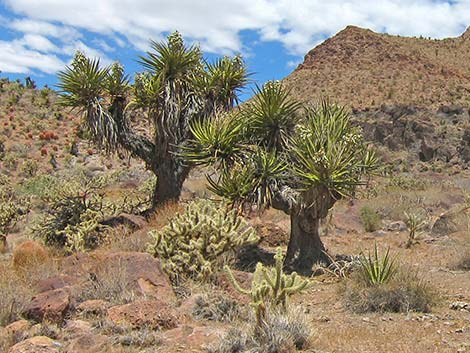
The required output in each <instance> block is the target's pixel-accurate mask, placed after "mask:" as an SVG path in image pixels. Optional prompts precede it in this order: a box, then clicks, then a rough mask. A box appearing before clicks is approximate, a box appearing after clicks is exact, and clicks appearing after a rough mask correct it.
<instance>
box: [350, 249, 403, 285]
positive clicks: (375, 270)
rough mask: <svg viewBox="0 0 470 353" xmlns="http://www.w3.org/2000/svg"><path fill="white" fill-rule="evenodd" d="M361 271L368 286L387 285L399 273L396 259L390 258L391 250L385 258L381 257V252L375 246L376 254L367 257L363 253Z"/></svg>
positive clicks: (386, 253) (388, 250)
mask: <svg viewBox="0 0 470 353" xmlns="http://www.w3.org/2000/svg"><path fill="white" fill-rule="evenodd" d="M359 263H360V271H361V275H362V276H363V278H364V280H365V282H366V283H367V285H368V286H375V285H379V284H385V283H387V282H388V281H389V280H390V279H391V278H392V277H393V275H394V274H395V273H396V271H397V267H396V263H395V258H394V257H393V258H392V257H391V256H390V248H387V251H386V252H385V256H384V257H382V258H380V257H379V250H378V248H377V244H375V248H374V253H373V254H372V255H371V253H370V252H369V253H368V254H367V256H366V255H365V254H364V253H361V256H360V258H359Z"/></svg>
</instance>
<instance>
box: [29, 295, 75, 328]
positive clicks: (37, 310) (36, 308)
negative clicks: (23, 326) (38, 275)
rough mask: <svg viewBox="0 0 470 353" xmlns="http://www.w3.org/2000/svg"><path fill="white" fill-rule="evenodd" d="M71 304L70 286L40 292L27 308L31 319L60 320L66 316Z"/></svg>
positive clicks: (39, 320) (38, 320)
mask: <svg viewBox="0 0 470 353" xmlns="http://www.w3.org/2000/svg"><path fill="white" fill-rule="evenodd" d="M70 306H71V300H70V289H69V288H68V287H65V288H60V289H54V290H51V291H47V292H44V293H40V294H38V295H36V296H35V297H33V299H32V300H31V302H30V303H29V304H28V306H27V307H26V310H25V315H26V317H27V318H29V319H31V320H35V321H37V322H41V321H43V320H48V321H53V322H59V321H61V320H62V319H63V318H64V315H65V314H66V313H67V311H68V310H69V308H70Z"/></svg>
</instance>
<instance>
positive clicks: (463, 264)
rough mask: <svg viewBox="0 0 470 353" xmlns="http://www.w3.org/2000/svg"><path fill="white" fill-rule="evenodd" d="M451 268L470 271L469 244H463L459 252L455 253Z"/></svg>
mask: <svg viewBox="0 0 470 353" xmlns="http://www.w3.org/2000/svg"><path fill="white" fill-rule="evenodd" d="M452 269H455V270H460V271H470V244H469V245H467V246H465V245H464V246H463V247H462V249H461V251H459V254H458V255H457V260H456V261H455V263H454V264H453V266H452Z"/></svg>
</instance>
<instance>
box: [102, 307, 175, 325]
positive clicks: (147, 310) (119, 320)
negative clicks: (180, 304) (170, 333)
mask: <svg viewBox="0 0 470 353" xmlns="http://www.w3.org/2000/svg"><path fill="white" fill-rule="evenodd" d="M108 318H109V319H110V320H111V321H112V322H114V323H115V324H124V325H130V326H132V327H133V328H141V327H147V328H152V329H170V328H174V327H176V326H177V324H178V314H177V311H176V310H175V309H174V308H172V307H171V306H170V305H169V304H167V303H165V302H163V301H161V300H142V301H136V302H133V303H130V304H124V305H117V306H113V307H111V308H109V309H108Z"/></svg>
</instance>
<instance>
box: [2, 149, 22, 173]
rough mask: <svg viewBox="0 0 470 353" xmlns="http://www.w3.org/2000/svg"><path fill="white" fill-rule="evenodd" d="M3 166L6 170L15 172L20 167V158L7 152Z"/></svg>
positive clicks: (3, 159)
mask: <svg viewBox="0 0 470 353" xmlns="http://www.w3.org/2000/svg"><path fill="white" fill-rule="evenodd" d="M2 164H3V167H4V168H5V169H8V170H10V171H15V170H16V168H17V167H18V156H17V155H16V154H15V153H12V152H6V153H5V154H4V155H3V158H2Z"/></svg>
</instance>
